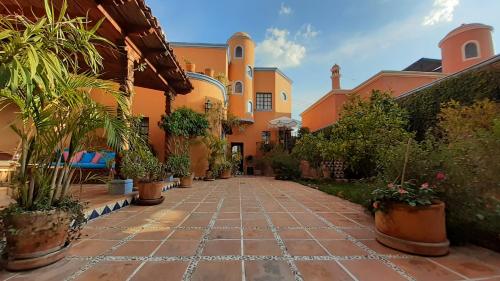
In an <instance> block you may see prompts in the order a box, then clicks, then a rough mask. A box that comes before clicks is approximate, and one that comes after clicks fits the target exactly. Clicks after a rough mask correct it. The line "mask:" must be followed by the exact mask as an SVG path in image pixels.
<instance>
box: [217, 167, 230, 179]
mask: <svg viewBox="0 0 500 281" xmlns="http://www.w3.org/2000/svg"><path fill="white" fill-rule="evenodd" d="M230 177H231V170H230V169H227V170H224V171H222V174H221V175H220V178H221V179H228V178H230Z"/></svg>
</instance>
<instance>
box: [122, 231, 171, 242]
mask: <svg viewBox="0 0 500 281" xmlns="http://www.w3.org/2000/svg"><path fill="white" fill-rule="evenodd" d="M172 231H173V230H170V229H165V230H159V229H142V230H141V231H140V232H139V233H137V234H136V235H135V236H134V237H133V238H132V240H158V241H160V240H163V239H165V238H166V237H167V236H168V235H169V234H170V233H172Z"/></svg>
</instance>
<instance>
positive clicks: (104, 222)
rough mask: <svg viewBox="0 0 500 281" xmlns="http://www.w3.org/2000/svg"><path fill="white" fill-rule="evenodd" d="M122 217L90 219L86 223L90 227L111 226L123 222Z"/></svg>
mask: <svg viewBox="0 0 500 281" xmlns="http://www.w3.org/2000/svg"><path fill="white" fill-rule="evenodd" d="M123 222H124V221H123V219H120V218H116V219H108V218H98V219H94V220H91V221H90V222H89V223H88V225H89V226H92V227H112V226H116V225H118V224H120V223H123Z"/></svg>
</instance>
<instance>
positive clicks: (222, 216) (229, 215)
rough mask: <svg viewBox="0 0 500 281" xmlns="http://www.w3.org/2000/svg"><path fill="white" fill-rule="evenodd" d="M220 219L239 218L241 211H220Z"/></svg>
mask: <svg viewBox="0 0 500 281" xmlns="http://www.w3.org/2000/svg"><path fill="white" fill-rule="evenodd" d="M217 218H218V219H226V220H227V219H232V220H239V219H240V213H220V214H219V216H218V217H217Z"/></svg>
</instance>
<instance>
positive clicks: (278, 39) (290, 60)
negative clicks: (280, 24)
mask: <svg viewBox="0 0 500 281" xmlns="http://www.w3.org/2000/svg"><path fill="white" fill-rule="evenodd" d="M289 35H290V32H289V31H288V30H286V29H278V28H268V29H267V30H266V38H265V39H264V40H263V41H262V42H259V43H257V46H256V47H255V52H256V57H257V58H258V64H259V65H262V66H277V67H280V68H287V67H296V66H299V65H300V64H301V63H302V60H303V59H304V57H305V55H306V47H304V46H302V45H301V44H300V43H298V42H296V41H294V40H290V39H289Z"/></svg>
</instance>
